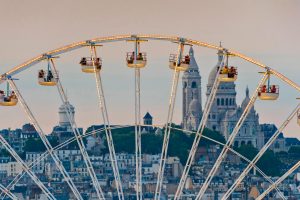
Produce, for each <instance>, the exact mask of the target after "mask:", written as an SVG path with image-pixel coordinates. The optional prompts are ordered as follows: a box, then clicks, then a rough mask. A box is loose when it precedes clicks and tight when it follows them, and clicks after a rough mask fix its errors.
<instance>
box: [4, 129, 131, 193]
mask: <svg viewBox="0 0 300 200" xmlns="http://www.w3.org/2000/svg"><path fill="white" fill-rule="evenodd" d="M125 127H128V126H120V127H114V128H112V129H119V128H125ZM102 131H104V129H100V130H95V131H89V132H87V133H85V134H83V135H81V136H80V137H88V136H90V135H93V134H97V133H100V132H102ZM74 141H76V139H75V137H73V138H70V139H68V140H66V141H65V142H63V143H61V144H59V145H57V146H55V147H54V148H53V151H57V150H59V149H61V148H63V147H65V146H67V145H68V144H70V143H72V142H74ZM48 155H49V153H48V152H44V153H43V154H41V155H40V156H39V157H38V158H37V159H35V160H34V161H32V162H31V163H30V164H29V165H28V166H29V168H30V169H31V168H32V167H34V166H36V165H37V164H39V163H40V162H41V161H42V160H44V159H45V158H46V157H47V156H48ZM24 174H25V173H24V172H23V171H22V172H20V173H19V174H18V175H17V176H15V178H14V179H13V180H12V181H11V182H10V184H9V185H8V186H7V187H6V190H7V191H10V190H11V188H13V187H14V186H15V184H17V183H18V181H19V180H20V179H21V178H22V177H23V175H24ZM3 194H4V192H1V194H0V198H2V195H3ZM4 197H5V196H4ZM4 197H3V198H4Z"/></svg>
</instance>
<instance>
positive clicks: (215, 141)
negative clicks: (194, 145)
mask: <svg viewBox="0 0 300 200" xmlns="http://www.w3.org/2000/svg"><path fill="white" fill-rule="evenodd" d="M172 129H174V130H178V131H183V132H186V133H192V134H195V133H197V132H196V131H190V130H186V129H182V128H176V127H172ZM202 137H203V138H204V139H207V140H209V141H212V142H214V143H216V144H219V145H221V146H224V148H226V149H228V150H229V151H230V152H232V153H234V154H235V155H237V156H239V157H240V158H241V159H243V160H244V161H246V162H248V163H250V162H251V160H249V159H248V158H246V157H245V156H243V155H241V154H240V153H239V152H237V151H235V150H234V149H232V148H231V147H229V146H227V145H226V144H224V143H222V142H219V141H217V140H215V139H212V138H210V137H209V136H206V135H202ZM253 167H254V169H255V170H257V171H258V173H260V174H261V175H262V176H263V177H264V178H265V179H266V180H267V181H268V182H269V183H270V184H273V183H274V182H273V181H272V179H270V177H269V176H267V175H266V174H265V173H264V172H263V171H262V170H261V169H260V168H259V167H258V166H256V165H255V164H253ZM276 190H277V192H278V193H280V190H279V189H278V188H277V187H276ZM283 199H285V198H283Z"/></svg>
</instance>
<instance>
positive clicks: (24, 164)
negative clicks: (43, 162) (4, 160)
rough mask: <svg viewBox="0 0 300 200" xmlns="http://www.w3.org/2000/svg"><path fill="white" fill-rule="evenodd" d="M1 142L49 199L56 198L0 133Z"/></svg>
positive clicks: (54, 199) (53, 199)
mask: <svg viewBox="0 0 300 200" xmlns="http://www.w3.org/2000/svg"><path fill="white" fill-rule="evenodd" d="M0 143H1V144H2V145H3V147H4V148H5V149H6V150H7V151H8V152H9V153H10V154H11V155H12V157H13V158H14V159H15V160H16V161H17V162H18V163H19V164H21V165H22V169H23V170H24V171H25V172H26V173H27V174H28V175H29V176H30V178H31V179H32V180H33V181H34V182H35V183H36V184H37V186H38V187H39V188H40V189H41V190H42V191H43V193H44V194H45V195H46V196H47V198H48V199H51V200H56V198H55V197H54V196H53V194H51V192H50V191H49V190H48V189H47V188H46V186H45V185H44V184H43V183H42V182H41V181H40V180H39V178H38V177H37V176H36V175H35V174H34V173H33V172H32V171H31V170H30V169H29V167H28V166H27V165H26V163H25V162H24V161H23V160H22V159H21V158H20V156H19V155H18V154H17V152H15V150H14V149H13V148H12V147H11V146H10V145H9V144H8V142H7V141H6V140H5V139H4V138H3V137H2V135H0Z"/></svg>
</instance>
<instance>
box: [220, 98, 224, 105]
mask: <svg viewBox="0 0 300 200" xmlns="http://www.w3.org/2000/svg"><path fill="white" fill-rule="evenodd" d="M221 105H222V106H224V99H223V98H222V99H221Z"/></svg>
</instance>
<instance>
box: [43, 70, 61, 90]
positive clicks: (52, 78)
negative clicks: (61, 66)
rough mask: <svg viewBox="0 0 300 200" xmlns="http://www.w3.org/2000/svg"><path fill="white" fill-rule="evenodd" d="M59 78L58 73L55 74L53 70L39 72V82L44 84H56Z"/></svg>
mask: <svg viewBox="0 0 300 200" xmlns="http://www.w3.org/2000/svg"><path fill="white" fill-rule="evenodd" d="M57 80H58V75H56V74H55V75H53V73H52V71H51V70H48V71H47V73H46V72H45V71H44V70H42V69H41V70H39V72H38V83H39V84H40V85H42V86H55V85H56V83H57Z"/></svg>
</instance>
